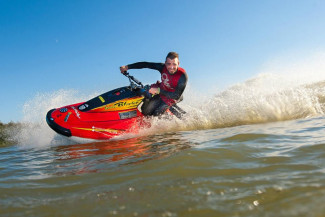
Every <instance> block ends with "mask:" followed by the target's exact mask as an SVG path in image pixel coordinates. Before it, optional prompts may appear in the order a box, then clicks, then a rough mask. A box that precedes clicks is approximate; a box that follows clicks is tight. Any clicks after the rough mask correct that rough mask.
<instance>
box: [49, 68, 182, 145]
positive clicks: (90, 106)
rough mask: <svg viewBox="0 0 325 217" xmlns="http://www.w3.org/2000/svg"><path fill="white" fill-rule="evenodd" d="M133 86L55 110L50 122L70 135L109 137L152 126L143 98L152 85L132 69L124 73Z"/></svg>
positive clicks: (176, 110) (178, 111)
mask: <svg viewBox="0 0 325 217" xmlns="http://www.w3.org/2000/svg"><path fill="white" fill-rule="evenodd" d="M122 74H123V75H125V76H126V77H127V78H128V79H129V81H130V85H129V86H125V87H120V88H117V89H114V90H111V91H108V92H106V93H104V94H101V95H99V96H97V97H95V98H93V99H90V100H88V101H86V102H80V103H76V104H72V105H67V106H63V107H61V108H56V109H51V110H50V111H48V113H47V115H46V122H47V124H48V125H49V126H50V127H51V128H52V129H53V130H54V131H55V132H57V133H59V134H61V135H64V136H67V137H70V136H76V137H81V138H89V139H98V140H105V139H111V138H113V137H116V136H119V135H122V134H126V133H136V132H138V130H139V129H140V128H141V127H146V126H148V122H147V121H146V120H145V118H144V115H143V114H142V113H141V111H140V110H141V108H140V107H141V104H142V101H143V100H145V99H148V98H150V97H152V96H151V94H150V93H149V92H148V90H149V88H150V87H149V85H146V86H144V85H143V84H142V83H141V82H140V81H139V80H137V79H136V78H134V77H133V76H131V75H130V74H129V73H128V72H124V73H122ZM168 113H170V114H173V115H176V116H177V117H179V118H180V117H181V116H182V115H183V114H185V112H184V111H183V110H182V109H181V108H179V107H178V106H176V105H175V106H173V107H171V108H169V111H168Z"/></svg>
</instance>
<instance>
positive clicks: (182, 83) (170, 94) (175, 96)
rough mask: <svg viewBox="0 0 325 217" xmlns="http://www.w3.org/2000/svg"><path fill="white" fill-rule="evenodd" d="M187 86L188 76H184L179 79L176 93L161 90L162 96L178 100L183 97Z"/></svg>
mask: <svg viewBox="0 0 325 217" xmlns="http://www.w3.org/2000/svg"><path fill="white" fill-rule="evenodd" d="M186 84H187V75H186V74H183V75H182V76H181V77H180V78H179V80H178V83H177V86H176V88H175V91H174V92H169V91H165V90H162V89H160V94H162V95H164V96H167V97H168V98H171V99H175V100H178V99H179V98H180V97H181V96H182V94H183V92H184V90H185V87H186Z"/></svg>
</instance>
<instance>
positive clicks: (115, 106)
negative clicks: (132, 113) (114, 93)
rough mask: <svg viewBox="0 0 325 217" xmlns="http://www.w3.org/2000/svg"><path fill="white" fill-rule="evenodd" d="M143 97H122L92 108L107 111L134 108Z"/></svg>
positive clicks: (94, 110) (97, 110)
mask: <svg viewBox="0 0 325 217" xmlns="http://www.w3.org/2000/svg"><path fill="white" fill-rule="evenodd" d="M142 99H143V97H135V98H129V99H122V100H119V101H116V102H113V103H110V104H107V105H104V106H101V107H98V108H94V109H92V111H93V112H109V111H120V110H127V109H135V108H137V107H138V105H139V104H140V103H141V101H142Z"/></svg>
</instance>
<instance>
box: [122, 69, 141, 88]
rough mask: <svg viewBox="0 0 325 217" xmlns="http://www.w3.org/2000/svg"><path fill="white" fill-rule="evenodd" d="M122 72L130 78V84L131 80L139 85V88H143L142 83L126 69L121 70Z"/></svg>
mask: <svg viewBox="0 0 325 217" xmlns="http://www.w3.org/2000/svg"><path fill="white" fill-rule="evenodd" d="M122 74H123V75H124V76H125V77H127V78H128V79H129V80H130V82H131V84H132V81H133V82H135V83H136V84H137V85H139V86H140V87H141V88H143V84H142V83H141V82H140V81H139V80H138V79H136V78H135V77H133V76H132V75H130V74H129V73H128V72H127V71H125V72H122Z"/></svg>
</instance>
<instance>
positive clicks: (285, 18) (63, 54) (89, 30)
mask: <svg viewBox="0 0 325 217" xmlns="http://www.w3.org/2000/svg"><path fill="white" fill-rule="evenodd" d="M324 11H325V1H322V0H299V1H297V0H265V1H260V0H247V1H240V0H229V1H226V0H223V1H218V0H206V1H205V0H200V1H199V0H198V1H191V0H187V1H185V0H184V1H181V0H174V1H169V0H167V1H166V0H165V1H162V0H155V1H152V0H151V1H150V0H143V1H141V0H139V1H135V0H123V1H118V0H116V1H113V0H106V1H104V0H94V1H90V0H89V1H85V0H69V1H67V0H53V1H47V0H39V1H38V0H33V1H29V0H1V1H0V75H1V82H0V92H1V95H0V101H1V107H0V121H2V122H8V121H11V120H12V121H19V120H21V118H22V107H23V104H24V103H25V102H26V101H27V100H29V99H31V98H33V97H34V96H35V95H36V94H37V93H49V92H54V91H56V90H59V89H75V90H78V91H79V92H81V93H86V92H94V91H96V90H110V89H112V88H115V87H118V86H122V85H123V86H124V85H127V84H128V82H127V81H126V80H125V79H124V77H123V76H121V75H120V74H119V66H120V65H125V64H129V63H133V62H137V61H153V62H162V61H164V58H165V56H166V54H167V53H168V52H169V51H176V52H178V53H179V54H180V62H181V66H182V67H183V68H185V69H186V71H187V72H188V76H189V83H190V85H191V88H193V89H194V90H195V89H196V90H198V91H201V92H204V91H205V90H206V91H209V90H212V89H215V88H225V87H227V86H229V85H231V84H235V83H237V82H241V81H244V80H246V79H249V78H251V77H253V76H254V75H256V74H257V73H259V70H260V68H261V66H262V65H263V64H264V63H265V62H267V61H268V60H270V59H272V58H274V57H276V56H279V55H290V54H297V53H302V54H303V53H305V52H311V51H313V50H318V51H319V50H324V47H325V46H324V45H325V37H324V35H325V13H324ZM131 73H132V74H133V75H135V77H137V78H139V79H140V80H142V81H144V83H153V82H155V81H156V80H157V79H159V73H158V72H155V71H150V70H141V71H140V70H137V71H136V70H133V71H131ZM185 97H186V96H185ZM71 103H75V102H71Z"/></svg>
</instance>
